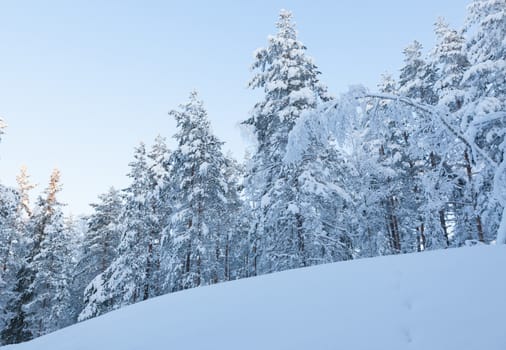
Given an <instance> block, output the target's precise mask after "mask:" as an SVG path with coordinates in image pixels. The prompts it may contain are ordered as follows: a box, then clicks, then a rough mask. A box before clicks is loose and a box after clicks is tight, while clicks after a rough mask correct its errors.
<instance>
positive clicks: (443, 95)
mask: <svg viewBox="0 0 506 350" xmlns="http://www.w3.org/2000/svg"><path fill="white" fill-rule="evenodd" d="M434 32H435V34H436V45H435V47H434V49H433V50H432V53H431V58H432V61H433V66H434V67H435V68H436V69H437V75H438V80H437V82H436V83H435V85H434V89H435V92H436V94H437V95H438V101H439V104H440V105H441V104H442V105H445V106H447V108H448V109H449V110H450V111H451V112H454V111H456V110H459V109H460V108H461V107H462V104H463V102H464V92H463V90H462V89H461V85H460V83H461V81H462V76H463V75H464V72H465V70H466V69H467V68H468V66H469V61H468V59H467V56H466V52H465V51H464V46H465V39H464V36H463V35H462V34H461V33H459V32H458V31H457V30H455V29H452V28H450V26H449V25H448V23H447V22H446V20H445V19H444V18H443V17H439V18H438V19H437V21H436V23H435V24H434Z"/></svg>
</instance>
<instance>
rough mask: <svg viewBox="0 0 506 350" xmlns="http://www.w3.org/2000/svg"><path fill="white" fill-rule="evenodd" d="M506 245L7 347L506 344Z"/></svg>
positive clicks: (272, 287) (138, 313)
mask: <svg viewBox="0 0 506 350" xmlns="http://www.w3.org/2000/svg"><path fill="white" fill-rule="evenodd" d="M505 268H506V246H479V247H472V248H461V249H454V250H444V251H436V252H428V253H420V254H412V255H404V256H390V257H380V258H372V259H364V260H357V261H350V262H343V263H336V264H330V265H323V266H317V267H312V268H306V269H299V270H292V271H287V272H282V273H275V274H271V275H267V276H262V277H258V278H250V279H245V280H240V281H235V282H230V283H224V284H220V285H215V286H210V287H204V288H197V289H193V290H188V291H184V292H179V293H175V294H171V295H166V296H163V297H159V298H155V299H152V300H148V301H146V302H142V303H139V304H136V305H132V306H129V307H126V308H123V309H121V310H118V311H115V312H111V313H109V314H107V315H104V316H102V317H99V318H95V319H92V320H89V321H86V322H83V323H80V324H77V325H74V326H72V327H68V328H65V329H62V330H60V331H58V332H55V333H52V334H49V335H47V336H44V337H41V338H38V339H35V340H33V341H31V342H28V343H24V344H20V345H15V346H12V347H6V348H5V349H6V350H7V349H13V350H25V349H26V350H44V349H48V350H78V349H79V350H81V349H82V350H99V349H104V350H127V349H136V350H137V349H138V350H144V349H149V350H158V349H160V350H161V349H220V350H225V349H234V350H235V349H291V350H293V349H368V350H370V349H388V350H397V349H399V350H400V349H425V350H427V349H431V350H436V349H442V350H443V349H444V350H449V349H459V350H464V349H473V350H474V349H487V350H493V349H497V350H504V349H506V329H505V324H506V275H505Z"/></svg>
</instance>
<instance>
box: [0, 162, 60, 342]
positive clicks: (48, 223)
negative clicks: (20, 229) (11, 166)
mask: <svg viewBox="0 0 506 350" xmlns="http://www.w3.org/2000/svg"><path fill="white" fill-rule="evenodd" d="M60 189H61V185H60V173H59V171H58V170H54V171H53V173H52V174H51V178H50V182H49V185H48V187H47V189H46V190H45V192H44V194H45V196H44V197H39V199H38V202H37V205H36V207H35V210H34V213H33V215H32V217H31V218H30V221H29V222H28V224H27V232H28V233H29V234H30V235H31V236H32V238H31V246H30V252H29V254H28V256H27V257H26V260H25V262H24V264H23V266H22V267H21V268H20V270H19V272H18V273H17V282H16V285H15V288H14V291H15V292H16V293H15V294H14V295H13V298H12V299H11V300H10V302H9V305H8V307H7V311H8V312H9V314H10V319H9V320H8V323H7V325H6V327H5V328H4V329H3V330H2V332H1V337H2V339H3V341H4V343H7V344H10V343H18V342H21V341H26V340H29V339H31V338H33V337H37V336H40V335H43V334H46V333H48V332H51V331H53V330H56V329H58V328H61V327H64V326H66V325H68V324H69V319H68V311H69V308H70V307H69V303H70V300H69V276H70V265H69V251H68V246H67V243H68V241H69V238H68V237H67V236H66V234H65V230H64V227H63V214H62V211H61V204H60V203H59V202H58V200H57V194H58V192H59V191H60Z"/></svg>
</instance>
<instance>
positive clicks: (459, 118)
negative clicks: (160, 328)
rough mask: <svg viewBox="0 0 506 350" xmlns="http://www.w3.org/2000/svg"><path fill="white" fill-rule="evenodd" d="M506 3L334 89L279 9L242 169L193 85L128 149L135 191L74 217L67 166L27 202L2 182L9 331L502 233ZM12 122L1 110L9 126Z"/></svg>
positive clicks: (257, 71) (35, 330)
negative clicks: (362, 80)
mask: <svg viewBox="0 0 506 350" xmlns="http://www.w3.org/2000/svg"><path fill="white" fill-rule="evenodd" d="M505 9H506V2H505V1H504V0H474V2H473V3H472V4H471V5H470V6H469V8H468V20H467V22H466V25H465V28H464V29H463V30H457V29H453V28H451V27H450V26H449V25H448V24H447V23H446V22H445V20H444V19H442V18H440V19H438V20H437V22H436V23H435V37H436V44H435V47H434V48H432V50H430V52H429V53H428V54H427V55H424V52H423V48H422V45H421V44H420V43H419V42H417V41H414V42H413V43H412V44H410V45H409V46H408V47H407V48H406V49H405V50H404V55H405V59H404V66H403V67H402V68H401V69H400V75H399V77H398V79H397V81H396V79H394V77H392V75H390V74H384V75H383V76H382V79H381V82H380V83H379V84H378V91H369V90H367V89H366V88H364V87H360V86H356V87H353V88H351V89H350V91H349V92H347V93H345V94H342V95H341V96H339V97H338V98H334V97H332V96H330V95H329V94H328V92H327V87H326V86H325V85H324V84H322V83H321V82H320V80H319V79H320V72H319V71H318V68H317V66H316V65H315V63H314V62H313V60H312V59H311V57H309V56H308V55H307V53H306V47H305V46H304V44H302V43H301V42H300V41H299V39H298V38H297V31H296V29H295V26H294V23H293V21H292V14H291V13H290V12H288V11H285V10H283V11H281V13H280V15H279V20H278V22H277V29H278V31H277V33H276V34H275V35H274V36H271V37H269V41H268V45H267V47H266V48H264V49H259V50H257V51H256V52H255V61H254V63H253V66H252V70H253V72H254V76H253V78H252V80H251V82H250V84H249V86H250V87H251V88H252V89H260V90H261V91H262V92H263V97H262V98H261V100H260V101H259V102H258V103H257V104H256V105H255V106H254V108H253V111H252V113H251V115H250V117H249V118H245V119H246V120H245V121H244V123H243V124H244V127H247V128H250V129H251V130H252V132H253V134H254V135H255V137H256V149H255V152H254V154H252V155H251V157H249V158H248V159H247V160H246V161H245V163H244V164H240V163H238V162H237V161H235V160H234V159H232V158H231V157H230V156H228V155H226V154H224V153H223V150H222V146H223V143H222V142H221V141H220V140H219V139H218V138H217V137H216V136H215V135H213V133H212V131H211V126H210V122H209V119H208V117H207V112H206V110H205V107H204V104H203V102H202V101H201V100H200V98H199V96H198V94H197V93H196V92H192V93H191V94H190V97H189V100H188V102H186V103H185V104H182V105H180V106H179V108H178V109H176V110H173V111H171V112H170V113H169V114H170V116H172V117H173V118H174V119H175V121H176V123H177V133H176V134H175V135H174V138H175V140H176V148H175V149H174V150H169V148H168V146H167V144H166V140H165V139H164V138H163V137H161V136H159V137H157V138H156V139H155V141H154V143H153V145H152V146H151V147H146V145H145V144H143V143H141V144H139V145H138V146H137V147H136V148H135V151H134V155H133V160H132V162H131V163H130V172H129V174H128V176H129V177H130V179H131V182H130V185H129V187H128V188H126V189H124V190H121V191H118V190H116V189H114V188H111V189H110V190H109V191H108V192H107V193H105V194H103V195H101V196H99V198H98V200H99V201H98V203H96V204H92V207H93V213H92V214H91V215H89V216H88V217H82V218H79V219H70V218H65V217H64V216H63V214H62V205H63V204H61V203H60V202H59V201H58V198H57V197H58V192H59V191H60V189H61V184H60V173H59V172H58V170H55V171H54V172H53V174H52V175H51V178H50V181H49V184H48V187H47V189H46V190H45V191H44V192H43V193H42V195H41V196H40V197H39V198H38V199H37V201H36V202H35V204H34V205H31V204H30V202H29V196H28V192H29V191H30V190H31V189H33V187H34V186H33V185H32V184H31V183H30V180H29V176H28V174H27V171H26V169H22V171H21V173H20V175H19V176H18V184H19V187H18V188H17V189H12V188H7V187H5V186H1V185H0V290H1V293H0V310H1V313H0V339H1V340H0V344H1V343H3V344H8V343H16V342H21V341H25V340H29V339H31V338H34V337H37V336H40V335H43V334H46V333H48V332H51V331H54V330H56V329H59V328H61V327H65V326H67V325H70V324H72V323H75V322H77V321H81V320H85V319H88V318H91V317H95V316H98V315H101V314H104V313H106V312H108V311H111V310H114V309H117V308H119V307H122V306H125V305H129V304H132V303H135V302H138V301H142V300H146V299H148V298H152V297H155V296H158V295H161V294H165V293H170V292H175V291H179V290H183V289H187V288H193V287H199V286H204V285H210V284H214V283H218V282H222V281H229V280H233V279H238V278H244V277H249V276H255V275H260V274H265V273H270V272H275V271H281V270H286V269H291V268H298V267H303V266H310V265H315V264H321V263H328V262H335V261H342V260H348V259H356V258H361V257H371V256H378V255H385V254H399V253H409V252H417V251H424V250H428V249H443V248H449V247H459V246H462V245H465V244H488V243H491V242H494V241H496V242H497V243H506V161H505V159H504V157H505V156H504V155H505V153H504V152H505V150H506V41H505V40H504V38H505V37H506V12H505ZM4 128H5V123H4V122H3V120H1V119H0V136H1V135H2V132H3V130H4Z"/></svg>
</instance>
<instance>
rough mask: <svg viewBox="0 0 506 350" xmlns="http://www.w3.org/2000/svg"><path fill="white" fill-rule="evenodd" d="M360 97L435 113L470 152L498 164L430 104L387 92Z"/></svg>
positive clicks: (493, 164) (495, 165)
mask: <svg viewBox="0 0 506 350" xmlns="http://www.w3.org/2000/svg"><path fill="white" fill-rule="evenodd" d="M359 98H360V97H359ZM362 98H379V99H382V100H391V101H399V102H402V103H404V104H406V105H409V106H411V107H413V108H416V109H418V110H421V111H423V112H425V113H429V114H432V115H435V116H437V117H438V118H439V120H440V121H441V123H442V124H443V125H444V127H445V128H446V129H447V130H448V131H449V132H450V133H451V134H452V135H453V136H455V137H456V138H458V139H459V140H460V141H461V142H462V143H464V144H465V145H466V146H467V147H468V148H469V149H470V150H471V152H472V153H477V154H479V155H480V156H481V157H482V158H483V159H484V160H485V161H487V162H488V163H489V164H490V165H492V166H494V167H498V166H499V164H497V163H496V162H495V161H494V160H493V159H492V158H490V157H489V156H488V154H487V153H486V152H485V151H484V150H483V149H482V148H481V147H479V146H478V145H477V144H476V143H474V141H471V140H469V139H468V138H467V137H466V136H465V135H463V134H462V133H461V132H460V131H458V130H457V129H455V128H454V127H453V126H452V125H451V124H450V123H449V122H448V121H447V120H446V118H445V114H444V113H442V112H441V111H440V110H438V109H437V108H435V107H433V106H431V105H427V104H422V103H418V102H415V101H413V100H412V99H410V98H407V97H402V96H396V95H388V94H366V95H364V96H362Z"/></svg>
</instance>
